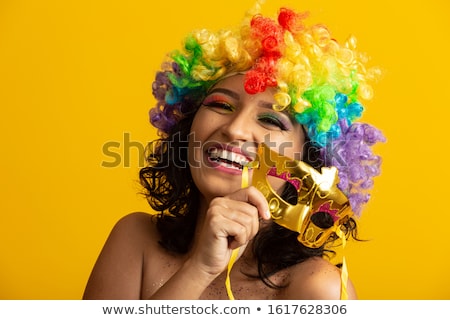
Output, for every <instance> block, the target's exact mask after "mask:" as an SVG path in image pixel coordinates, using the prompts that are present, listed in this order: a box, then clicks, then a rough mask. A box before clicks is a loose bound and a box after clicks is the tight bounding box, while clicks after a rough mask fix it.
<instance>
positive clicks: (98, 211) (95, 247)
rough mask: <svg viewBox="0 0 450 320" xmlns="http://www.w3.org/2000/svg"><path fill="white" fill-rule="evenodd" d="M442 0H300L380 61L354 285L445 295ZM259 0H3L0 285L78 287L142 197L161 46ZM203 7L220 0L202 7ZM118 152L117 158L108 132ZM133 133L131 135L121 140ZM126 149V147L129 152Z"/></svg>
mask: <svg viewBox="0 0 450 320" xmlns="http://www.w3.org/2000/svg"><path fill="white" fill-rule="evenodd" d="M448 3H449V2H448V1H447V0H427V1H414V0H412V1H407V2H404V1H392V0H378V1H361V0H359V1H354V0H328V1H327V0H315V1H314V0H303V1H293V0H291V1H287V0H286V1H276V0H269V1H268V3H267V4H266V5H265V6H264V11H265V12H273V9H274V8H275V7H277V6H279V5H280V4H288V5H291V4H295V8H297V9H299V10H309V11H310V12H311V17H310V19H309V21H310V22H324V23H326V24H328V25H329V27H330V29H331V30H332V32H333V35H334V36H335V37H336V38H337V39H338V40H340V41H343V40H345V39H346V37H347V36H348V35H349V34H351V33H352V34H354V35H355V36H356V37H357V39H358V40H359V42H358V45H359V48H360V50H362V51H365V52H367V53H369V55H370V56H371V57H372V60H371V63H372V64H375V65H380V66H382V67H383V68H384V70H385V74H384V78H383V79H382V81H381V82H380V83H379V84H378V85H377V86H376V87H375V98H374V100H373V101H371V102H370V103H369V104H367V112H366V113H365V115H364V120H366V121H368V122H371V123H374V124H376V125H377V126H378V127H379V128H381V129H382V130H383V131H384V133H385V135H386V136H387V138H388V143H387V144H383V145H379V146H378V147H377V150H378V151H379V152H380V153H381V155H382V156H383V157H384V164H383V167H382V170H383V174H382V176H380V177H378V178H377V179H376V181H375V191H374V194H373V198H372V202H371V203H370V204H369V206H368V207H367V209H366V211H365V213H364V215H363V218H362V219H361V236H362V237H363V238H367V239H370V241H369V242H366V243H357V244H352V245H351V246H349V249H348V250H347V251H346V254H347V258H348V267H349V272H350V276H351V278H352V279H353V281H354V282H355V284H356V286H357V289H358V292H359V296H360V298H362V299H449V298H450V276H449V271H450V259H449V253H450V250H449V247H450V246H449V245H450V240H449V236H448V227H449V226H450V213H449V210H448V208H447V204H448V200H449V196H448V190H447V188H448V185H449V181H450V180H449V178H450V175H449V169H448V165H447V162H448V161H447V153H448V152H447V148H448V145H449V143H448V141H447V140H448V136H449V135H448V128H449V127H450V125H449V123H448V119H449V117H450V111H449V110H450V107H449V99H448V97H449V93H450V88H449V81H448V77H449V74H450V68H449V63H448V59H449V57H450V51H449V46H448V41H449V35H448V32H449V30H450V29H449V26H450V24H449V22H448V21H449V17H450V15H449V13H450V10H449V4H448ZM252 4H253V0H227V1H212V0H190V1H186V0H173V1H150V0H147V1H143V0H140V1H113V0H108V1H106V0H101V1H91V0H89V1H88V0H78V1H57V0H40V1H37V0H36V1H31V0H14V1H13V0H2V1H1V2H0V106H1V109H0V110H1V114H0V129H1V136H0V139H1V140H0V141H1V147H0V148H1V157H0V173H1V176H0V181H1V201H0V298H1V299H79V298H80V297H81V296H82V292H83V289H84V286H85V283H86V281H87V278H88V276H89V273H90V270H91V268H92V266H93V263H94V262H95V259H96V257H97V255H98V253H99V251H100V249H101V247H102V245H103V243H104V241H105V239H106V237H107V235H108V233H109V231H110V230H111V228H112V226H113V225H114V223H115V222H116V221H117V220H118V219H119V218H120V217H122V216H124V215H125V214H127V213H129V212H133V211H137V210H145V211H149V209H148V207H147V204H146V202H145V200H143V198H142V197H141V196H140V195H139V191H140V189H139V185H138V183H137V172H138V169H139V168H138V167H139V158H138V149H137V147H133V146H131V147H130V145H128V146H124V143H125V139H126V137H127V136H128V137H129V139H130V140H131V141H135V142H138V141H139V142H141V143H142V144H143V143H145V142H147V141H150V140H151V139H153V138H154V137H155V132H154V131H153V129H152V128H151V127H150V125H149V124H148V122H147V120H148V119H147V111H148V109H149V108H150V107H151V106H152V105H153V103H154V100H153V98H152V96H151V82H152V79H153V75H154V72H155V71H156V69H157V68H158V67H159V63H160V61H161V60H162V57H163V55H164V54H165V53H166V52H167V51H169V50H171V49H173V48H177V47H178V45H179V44H180V41H181V39H182V37H183V36H184V35H185V34H186V33H187V32H188V31H190V30H192V29H195V28H198V27H208V28H212V29H217V28H219V27H221V26H228V25H234V24H236V23H238V22H240V20H241V17H242V14H243V12H244V10H247V8H249V7H250V6H251V5H252ZM210 12H217V13H216V14H211V13H210ZM111 141H113V142H116V143H120V147H117V148H115V149H114V148H111V149H110V151H111V150H114V151H116V152H118V153H119V154H120V155H121V157H122V163H121V164H120V165H119V166H116V167H114V168H107V167H104V166H102V162H111V161H112V160H113V159H112V157H111V156H109V157H108V156H107V155H106V154H104V153H103V152H102V147H103V145H105V143H108V142H111ZM127 149H128V150H127ZM127 151H129V152H128V155H129V156H130V158H129V163H128V164H127V163H125V161H124V160H125V159H124V156H125V153H127Z"/></svg>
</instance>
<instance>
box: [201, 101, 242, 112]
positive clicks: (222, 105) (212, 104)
mask: <svg viewBox="0 0 450 320" xmlns="http://www.w3.org/2000/svg"><path fill="white" fill-rule="evenodd" d="M203 105H204V106H205V107H209V108H214V109H218V110H222V111H224V112H232V111H234V109H235V108H234V107H233V105H231V104H230V103H228V102H227V101H225V100H224V99H220V98H215V97H207V98H206V99H205V100H204V101H203Z"/></svg>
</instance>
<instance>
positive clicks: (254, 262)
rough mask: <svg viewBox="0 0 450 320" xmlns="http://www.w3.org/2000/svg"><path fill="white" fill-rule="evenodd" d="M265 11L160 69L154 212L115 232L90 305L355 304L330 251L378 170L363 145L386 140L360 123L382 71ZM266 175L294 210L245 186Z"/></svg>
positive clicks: (128, 220)
mask: <svg viewBox="0 0 450 320" xmlns="http://www.w3.org/2000/svg"><path fill="white" fill-rule="evenodd" d="M260 10H261V8H260V2H257V3H256V5H255V7H254V8H253V9H252V10H250V11H249V13H248V14H247V15H246V16H245V19H244V20H243V23H242V25H241V26H239V27H237V28H236V29H230V30H221V31H219V32H210V31H208V30H204V29H202V30H199V31H195V32H193V33H191V34H190V35H189V36H188V37H186V39H185V43H184V48H183V49H182V50H180V51H174V52H172V53H171V54H169V56H168V61H165V62H164V63H163V64H162V70H161V71H159V72H158V73H157V74H156V79H155V81H154V83H153V94H154V96H155V98H156V100H157V105H156V106H155V107H154V108H153V109H152V110H151V111H150V119H151V122H152V124H153V125H154V126H155V127H156V128H158V129H159V134H160V139H159V140H156V141H155V142H153V143H152V144H151V145H150V147H149V149H148V150H149V154H148V158H147V160H148V166H146V167H145V168H143V169H142V170H141V172H140V178H141V182H142V185H143V186H144V187H145V189H146V192H147V199H148V202H149V203H150V205H151V206H152V208H153V209H154V210H155V211H156V212H157V214H156V215H147V214H144V213H134V214H130V215H128V216H126V217H124V218H123V219H121V220H120V221H119V222H118V223H117V224H116V226H115V228H114V229H113V231H112V232H111V234H110V236H109V238H108V240H107V242H106V244H105V246H104V248H103V250H102V252H101V254H100V256H99V258H98V260H97V263H96V265H95V267H94V269H93V271H92V273H91V276H90V278H89V282H88V284H87V287H86V290H85V294H84V298H85V299H227V298H233V299H234V297H236V298H238V299H339V298H352V299H354V298H356V297H357V295H356V290H355V288H354V287H353V284H352V282H351V281H350V280H348V278H347V277H346V270H345V264H344V266H343V269H342V270H341V269H340V266H339V265H338V266H336V265H334V264H332V263H331V262H330V261H329V260H328V259H327V254H328V253H331V252H332V251H331V246H332V245H333V244H335V242H336V240H337V239H339V238H340V239H341V241H342V242H345V239H346V238H348V237H350V236H353V237H356V229H357V225H356V219H355V218H357V217H358V216H359V215H360V214H361V211H362V209H363V207H364V205H365V204H366V203H367V201H368V199H369V193H370V189H371V187H372V178H373V177H374V176H376V175H378V174H379V165H380V158H379V157H378V156H376V155H374V154H373V153H372V151H371V146H372V145H374V144H375V143H377V142H379V141H384V137H383V135H382V134H381V132H380V131H379V130H377V129H376V128H374V127H372V126H370V125H368V124H363V123H358V122H355V120H357V119H358V118H359V117H360V116H361V113H362V110H363V106H362V101H363V100H368V99H371V97H372V89H371V85H370V83H371V82H372V81H373V80H375V78H376V76H377V74H378V69H376V68H369V67H368V66H366V65H365V63H364V59H363V57H362V55H361V54H360V53H359V52H358V51H357V50H356V42H355V39H354V38H350V40H348V41H347V42H346V43H344V44H343V45H341V44H339V43H338V42H337V41H335V40H334V39H333V38H332V37H331V35H330V32H329V31H328V29H327V28H326V27H325V26H324V25H311V26H310V25H307V24H305V20H306V17H307V15H306V14H305V13H300V12H296V11H294V10H291V9H288V8H280V9H279V11H278V16H277V17H276V18H271V17H265V16H263V15H262V14H260ZM336 141H339V143H338V144H337V145H336V146H334V145H333V143H335V142H336ZM330 144H331V145H333V147H332V148H329V146H330ZM264 146H268V148H269V150H270V151H267V152H266V153H264V152H261V150H262V151H264V150H265V149H264ZM355 146H357V147H358V150H359V151H358V152H356V153H355V152H354V150H355ZM265 154H267V155H269V156H270V157H267V158H266V157H265ZM274 159H284V160H283V161H281V160H279V161H278V160H277V161H275V160H274ZM274 161H275V162H274ZM280 161H281V162H280ZM266 162H267V164H268V169H261V168H265V165H266ZM256 163H259V168H257V167H253V165H255V164H256ZM279 163H280V164H279ZM186 164H187V165H186ZM289 164H290V165H292V166H293V167H292V168H294V169H292V174H293V175H292V176H291V171H289V170H287V169H286V168H287V166H288V165H289ZM331 165H332V166H333V168H323V169H322V167H326V166H331ZM295 168H297V169H295ZM316 169H317V170H321V172H322V173H320V172H319V171H316ZM248 170H249V177H247V171H248ZM260 170H266V172H264V173H263V174H264V175H265V176H267V177H269V178H270V179H275V178H276V179H278V180H277V181H276V182H275V183H273V184H272V186H270V187H268V188H270V190H274V191H275V192H276V193H278V194H279V195H280V196H281V197H283V195H286V194H289V201H288V200H287V199H288V198H287V197H286V198H284V199H283V198H280V199H279V200H277V199H278V198H276V197H274V198H272V199H270V202H269V198H268V195H269V193H267V192H265V190H266V189H264V186H259V187H257V184H255V186H249V185H247V178H248V179H249V181H252V179H253V180H255V181H254V182H256V178H255V174H256V172H258V173H259V172H260ZM286 170H287V171H286ZM338 172H339V177H338V176H337V173H338ZM295 174H297V176H295ZM269 178H267V179H268V180H269ZM339 179H340V182H339ZM338 182H339V184H337V183H338ZM273 200H275V201H277V205H276V206H274V203H273ZM285 201H286V202H285ZM297 202H298V203H297ZM291 204H292V205H293V206H294V207H291V206H290V205H291ZM282 208H289V209H286V212H287V211H289V210H291V211H292V208H295V209H294V211H295V210H297V211H295V212H294V214H291V215H289V217H287V216H283V215H284V211H283V210H282ZM280 210H281V211H280ZM298 210H303V211H302V212H303V214H302V215H300V214H299V212H298ZM286 214H287V213H286ZM300 216H301V217H300ZM313 216H314V218H311V219H309V217H313ZM291 217H297V218H295V219H294V220H295V221H294V222H293V223H292V222H291V221H289V219H291ZM305 217H306V218H305ZM286 221H288V222H289V223H287V222H286ZM313 225H314V226H313ZM307 226H311V227H307ZM332 227H333V228H332ZM305 228H306V229H305ZM331 228H332V229H331ZM330 230H331V231H330ZM232 265H234V267H233V268H231V266H232ZM230 280H231V282H232V283H233V290H231V288H230V285H229V283H230V282H229V281H230Z"/></svg>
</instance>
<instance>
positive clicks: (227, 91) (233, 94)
mask: <svg viewBox="0 0 450 320" xmlns="http://www.w3.org/2000/svg"><path fill="white" fill-rule="evenodd" d="M216 92H218V93H223V94H226V95H227V96H230V97H231V98H233V99H235V100H239V98H240V97H239V94H238V93H237V92H235V91H233V90H230V89H227V88H213V89H212V90H211V91H210V92H209V93H208V94H212V93H216Z"/></svg>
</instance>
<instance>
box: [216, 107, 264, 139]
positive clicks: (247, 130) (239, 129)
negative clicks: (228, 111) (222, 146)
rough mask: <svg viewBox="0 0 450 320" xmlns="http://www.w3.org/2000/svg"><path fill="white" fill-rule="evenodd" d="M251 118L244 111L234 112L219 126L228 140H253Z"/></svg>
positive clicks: (253, 128)
mask: <svg viewBox="0 0 450 320" xmlns="http://www.w3.org/2000/svg"><path fill="white" fill-rule="evenodd" d="M255 130H256V128H255V127H254V125H253V123H252V121H251V118H250V116H249V115H248V114H246V113H245V112H235V113H234V114H232V115H231V116H230V118H229V119H228V121H227V122H226V123H224V125H223V126H222V128H221V131H222V133H223V134H224V135H225V136H226V137H227V138H228V139H229V140H230V141H255V134H256V132H255Z"/></svg>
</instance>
